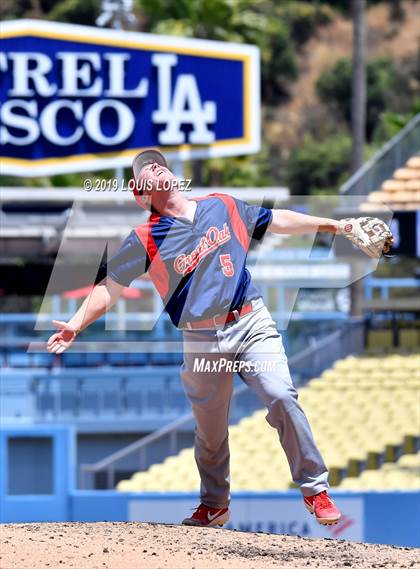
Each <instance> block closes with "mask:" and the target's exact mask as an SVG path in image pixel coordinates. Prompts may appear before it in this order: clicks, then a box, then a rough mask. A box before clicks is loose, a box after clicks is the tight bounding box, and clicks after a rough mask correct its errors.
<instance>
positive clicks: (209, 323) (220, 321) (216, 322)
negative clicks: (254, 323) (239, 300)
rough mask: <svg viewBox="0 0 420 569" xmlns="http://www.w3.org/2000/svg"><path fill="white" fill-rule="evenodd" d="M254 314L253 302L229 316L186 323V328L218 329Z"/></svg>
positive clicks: (230, 313)
mask: <svg viewBox="0 0 420 569" xmlns="http://www.w3.org/2000/svg"><path fill="white" fill-rule="evenodd" d="M250 312H252V302H248V303H247V304H244V305H243V306H242V307H241V308H239V309H238V310H232V311H231V312H228V313H227V314H218V315H216V316H213V317H212V318H207V319H206V320H195V321H194V322H186V324H185V328H186V329H187V330H197V329H199V328H216V327H217V326H223V325H224V324H228V322H232V320H239V318H241V317H242V316H245V314H249V313H250Z"/></svg>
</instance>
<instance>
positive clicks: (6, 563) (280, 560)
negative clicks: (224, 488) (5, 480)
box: [0, 522, 420, 569]
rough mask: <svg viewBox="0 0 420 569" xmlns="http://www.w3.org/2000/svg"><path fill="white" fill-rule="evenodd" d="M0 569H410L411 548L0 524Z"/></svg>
mask: <svg viewBox="0 0 420 569" xmlns="http://www.w3.org/2000/svg"><path fill="white" fill-rule="evenodd" d="M0 534H1V548H0V556H1V557H0V567H1V569H46V568H49V569H67V568H70V567H72V568H74V569H103V568H108V569H266V568H270V569H273V568H274V567H276V568H281V569H282V568H283V567H285V568H289V569H292V568H293V569H313V568H315V567H319V568H322V569H324V568H325V569H327V568H331V567H335V568H340V569H343V568H347V567H351V568H352V569H359V568H361V567H363V568H369V569H375V568H389V569H391V568H392V569H397V568H407V569H409V568H410V569H411V568H413V569H414V568H416V569H418V568H419V567H420V564H419V562H418V559H419V556H418V550H415V549H409V548H400V547H389V546H384V545H366V544H362V543H350V542H346V541H335V540H331V539H321V540H319V539H316V540H315V539H308V538H300V537H287V536H282V535H269V534H262V533H243V532H237V531H229V530H220V529H211V528H210V529H202V528H187V527H183V526H173V525H163V524H143V523H116V522H115V523H113V522H104V523H49V524H44V523H43V524H7V525H2V526H0Z"/></svg>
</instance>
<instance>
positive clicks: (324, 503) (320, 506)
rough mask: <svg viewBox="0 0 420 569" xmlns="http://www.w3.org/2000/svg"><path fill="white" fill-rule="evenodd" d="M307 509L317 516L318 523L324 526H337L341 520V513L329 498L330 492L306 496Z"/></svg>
mask: <svg viewBox="0 0 420 569" xmlns="http://www.w3.org/2000/svg"><path fill="white" fill-rule="evenodd" d="M303 501H304V502H305V506H306V509H307V510H308V511H309V512H310V513H311V514H315V518H316V521H317V522H319V523H320V524H321V525H323V526H330V525H333V524H336V523H337V522H338V520H339V519H340V518H341V512H340V510H339V509H338V508H337V506H336V505H335V504H334V502H333V501H332V500H331V498H330V497H329V496H328V492H327V491H326V490H324V492H320V493H319V494H316V495H315V496H304V498H303Z"/></svg>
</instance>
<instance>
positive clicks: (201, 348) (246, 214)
mask: <svg viewBox="0 0 420 569" xmlns="http://www.w3.org/2000/svg"><path fill="white" fill-rule="evenodd" d="M133 172H134V179H135V180H136V182H137V183H136V187H135V189H134V194H135V197H136V200H137V202H138V203H139V204H140V205H141V206H142V207H144V208H146V209H148V210H150V212H151V215H150V218H149V220H148V221H147V222H146V223H144V224H143V225H140V226H139V227H137V228H136V229H135V230H134V231H131V233H130V234H129V235H128V237H127V238H126V240H125V241H124V243H123V244H122V246H121V248H120V250H119V251H118V252H117V253H116V255H114V256H113V257H112V258H111V259H110V261H109V262H108V263H107V273H106V274H107V276H106V278H105V279H104V280H103V281H102V282H100V283H99V284H98V285H96V286H95V287H94V288H93V290H92V292H91V293H90V294H89V296H88V297H87V298H86V299H85V300H84V302H83V304H82V306H81V307H80V309H79V310H78V311H77V312H76V314H75V315H74V316H73V317H72V318H71V319H70V321H69V322H61V321H56V320H54V321H53V324H54V325H55V326H56V328H57V329H58V331H57V332H56V333H55V334H53V335H52V336H51V337H50V339H49V341H48V345H47V349H48V351H50V352H52V353H56V354H60V353H62V352H63V351H64V350H66V349H67V348H68V347H69V346H70V345H71V344H72V342H73V341H74V340H75V338H76V336H77V335H78V334H79V333H80V332H81V331H82V330H83V329H85V328H86V327H87V326H89V325H90V324H91V323H92V322H94V321H95V320H96V319H97V318H99V317H100V316H102V315H103V314H104V313H105V312H106V311H107V310H109V308H110V307H111V306H112V305H113V304H114V303H115V302H116V301H117V299H118V297H119V296H120V294H121V293H122V291H123V288H124V287H126V286H128V285H129V284H130V283H131V281H133V280H134V279H135V278H137V277H139V276H140V275H142V274H143V273H145V272H148V273H149V275H150V277H151V279H152V281H153V283H154V285H155V287H156V289H157V291H158V292H159V295H160V296H161V298H162V300H163V303H164V306H165V309H166V311H167V312H168V314H169V316H170V318H171V320H172V322H173V323H174V325H175V326H177V327H178V328H181V329H182V330H183V336H184V363H183V365H182V372H181V377H182V381H183V385H184V389H185V392H186V394H187V396H188V398H189V400H190V402H191V405H192V409H193V412H194V416H195V421H196V431H195V458H196V462H197V467H198V470H199V474H200V478H201V503H200V505H199V506H198V508H197V509H196V510H195V512H194V513H193V514H192V515H191V516H190V517H187V518H186V519H184V520H183V522H182V523H183V524H185V525H197V526H216V525H218V526H222V525H223V524H225V523H226V522H227V521H228V519H229V501H230V493H229V445H228V413H229V404H230V399H231V395H232V386H233V375H234V370H235V365H236V364H238V363H239V364H240V366H237V367H236V369H238V370H239V375H240V377H241V378H242V380H243V381H244V382H245V383H246V384H248V385H249V387H250V388H251V389H253V390H254V391H255V392H256V394H257V395H258V396H259V397H260V398H261V400H262V401H263V402H264V404H265V405H266V407H267V409H268V414H267V417H266V418H267V421H268V423H269V424H270V425H271V426H272V427H274V428H275V429H276V430H277V431H278V435H279V439H280V443H281V446H282V447H283V449H284V451H285V453H286V456H287V459H288V462H289V465H290V471H291V475H292V478H293V480H294V482H295V483H296V484H297V485H298V486H299V488H300V490H301V492H302V494H303V500H304V505H305V506H306V508H307V509H308V510H309V512H310V513H313V514H314V515H315V517H316V519H317V521H318V522H319V523H321V524H325V525H327V524H334V523H337V521H338V520H339V519H340V511H339V510H338V508H337V506H336V505H335V504H334V502H333V500H332V499H331V498H330V496H329V494H328V489H329V486H328V470H327V467H326V465H325V463H324V461H323V459H322V457H321V454H320V452H319V450H318V449H317V446H316V444H315V441H314V437H313V435H312V432H311V429H310V426H309V423H308V420H307V418H306V416H305V413H304V412H303V410H302V408H301V406H300V405H299V402H298V395H297V392H296V389H295V388H294V386H293V383H292V380H291V377H290V373H289V369H288V365H287V358H286V355H285V352H284V349H283V345H282V339H281V336H280V334H279V333H278V331H277V329H276V325H275V322H274V321H273V319H272V318H271V316H270V314H269V312H268V310H267V308H266V307H265V305H264V302H263V300H262V298H261V295H260V293H259V291H258V289H257V288H256V287H255V285H254V284H253V282H252V279H251V276H250V273H249V272H248V270H247V268H246V258H247V252H248V250H249V246H250V243H251V240H252V239H256V240H261V239H262V238H263V236H264V234H265V233H266V231H270V232H274V233H282V234H303V233H315V232H318V231H323V232H330V233H337V234H344V235H346V236H347V237H348V238H349V239H351V240H352V241H353V243H355V244H357V245H358V246H359V247H360V248H361V249H363V250H364V251H365V252H366V253H367V254H368V255H370V256H376V257H378V256H379V255H380V253H381V252H382V250H383V249H384V248H386V246H388V245H389V243H390V239H391V234H390V232H389V230H388V228H387V227H386V226H385V224H383V222H381V221H380V220H374V222H373V221H366V220H369V219H371V218H360V219H350V220H342V221H335V220H334V219H327V218H321V217H313V216H309V215H304V214H300V213H295V212H293V211H288V210H279V209H275V210H269V209H266V208H264V207H259V206H251V205H248V204H247V203H245V202H243V201H241V200H239V199H236V198H233V197H231V196H228V195H225V194H210V195H208V196H206V197H205V198H196V199H191V200H188V199H186V198H185V197H184V195H182V192H181V191H180V189H179V185H178V182H177V179H176V177H175V176H174V175H173V174H172V173H171V172H170V170H169V169H168V166H167V163H166V160H165V158H164V156H163V155H162V154H161V153H160V152H158V151H156V150H148V151H145V152H142V153H140V154H139V155H137V156H136V158H135V159H134V162H133ZM378 223H379V225H378ZM381 224H382V225H381ZM366 226H368V231H366V230H365V229H366ZM202 358H204V360H205V365H204V366H203V365H202V366H201V367H200V369H197V361H201V360H202ZM267 361H268V362H269V363H270V366H267V365H261V364H263V363H264V362H267ZM220 363H223V366H222V365H218V364H220ZM267 370H268V371H267Z"/></svg>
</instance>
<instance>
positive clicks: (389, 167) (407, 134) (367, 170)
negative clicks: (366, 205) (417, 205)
mask: <svg viewBox="0 0 420 569" xmlns="http://www.w3.org/2000/svg"><path fill="white" fill-rule="evenodd" d="M419 151H420V113H419V114H417V115H416V116H415V117H414V118H413V119H411V121H410V122H409V123H408V124H407V125H406V126H405V127H404V128H403V129H401V130H400V132H398V133H397V134H396V135H395V136H394V137H393V138H392V139H391V140H390V141H389V142H387V143H386V144H385V145H384V146H383V147H382V148H381V149H380V150H379V151H378V152H377V153H376V154H375V155H374V156H373V157H372V158H371V159H370V160H368V161H367V162H366V163H365V164H364V165H363V166H362V167H361V168H359V170H357V171H356V172H355V173H354V174H353V175H352V176H351V177H350V178H349V179H348V180H347V182H345V183H344V184H343V185H342V186H341V188H340V194H341V195H343V196H364V195H367V194H369V193H370V192H373V191H375V190H378V189H379V188H380V187H381V185H382V183H383V182H384V181H385V180H387V179H389V178H391V177H392V175H393V173H394V171H395V170H396V169H397V168H399V167H400V166H402V165H403V164H404V163H405V162H406V161H407V160H408V159H409V158H410V157H411V156H413V155H414V154H416V153H417V152H419Z"/></svg>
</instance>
